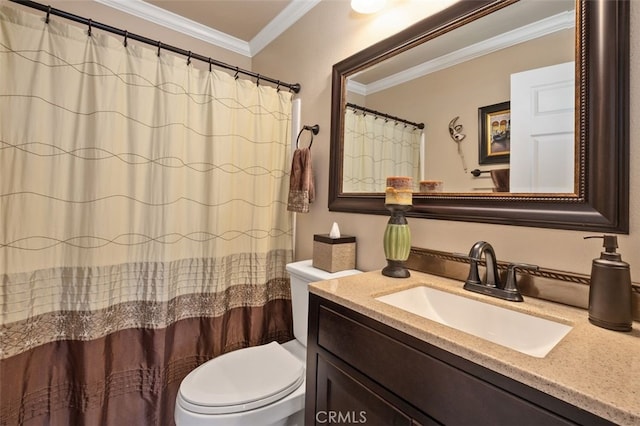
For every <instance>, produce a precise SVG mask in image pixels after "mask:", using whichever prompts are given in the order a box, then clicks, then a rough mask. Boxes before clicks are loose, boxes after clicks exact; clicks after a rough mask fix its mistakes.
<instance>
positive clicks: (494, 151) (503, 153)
mask: <svg viewBox="0 0 640 426" xmlns="http://www.w3.org/2000/svg"><path fill="white" fill-rule="evenodd" d="M478 130H479V135H478V163H479V164H496V163H509V151H510V149H511V108H510V102H508V101H507V102H501V103H499V104H495V105H489V106H484V107H481V108H478Z"/></svg>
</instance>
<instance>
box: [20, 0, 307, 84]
mask: <svg viewBox="0 0 640 426" xmlns="http://www.w3.org/2000/svg"><path fill="white" fill-rule="evenodd" d="M9 1H11V2H14V3H18V4H21V5H23V6H27V7H31V8H33V9H38V10H41V11H43V12H46V13H47V15H46V19H45V22H46V23H49V15H56V16H60V17H62V18H65V19H69V20H71V21H75V22H79V23H81V24H84V25H88V26H89V35H91V29H92V28H97V29H100V30H104V31H108V32H110V33H113V34H117V35H120V36H122V37H124V43H125V46H126V43H127V39H132V40H136V41H139V42H142V43H146V44H149V45H151V46H155V47H157V48H158V54H160V49H164V50H168V51H170V52H173V53H177V54H180V55H183V56H186V57H187V63H190V62H191V59H198V60H200V61H202V62H206V63H208V64H209V71H211V66H212V65H215V66H217V67H220V68H225V69H228V70H231V71H235V72H236V75H237V74H238V73H240V74H245V75H248V76H250V77H253V78H255V79H256V84H260V81H261V80H264V81H268V82H270V83H273V84H275V85H276V86H277V88H278V89H279V88H280V87H286V88H288V89H289V90H291V91H293V92H294V93H298V92H300V88H301V87H300V84H299V83H293V84H291V83H285V82H282V81H280V80H275V79H273V78H270V77H265V76H263V75H260V74H258V73H255V72H253V71H248V70H245V69H242V68H239V67H234V66H232V65H229V64H225V63H224V62H220V61H217V60H215V59H212V58H208V57H206V56H202V55H198V54H197V53H193V52H191V51H190V50H184V49H180V48H179V47H175V46H171V45H169V44H164V43H162V42H160V41H157V40H152V39H150V38H147V37H143V36H141V35H138V34H134V33H130V32H129V31H126V30H121V29H119V28H115V27H112V26H110V25H106V24H102V23H100V22H96V21H94V20H92V19H87V18H83V17H82V16H78V15H74V14H72V13H69V12H65V11H63V10H60V9H56V8H53V7H51V6H46V5H44V4H40V3H37V2H34V1H29V0H9Z"/></svg>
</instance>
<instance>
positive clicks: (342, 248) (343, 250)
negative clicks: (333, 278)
mask: <svg viewBox="0 0 640 426" xmlns="http://www.w3.org/2000/svg"><path fill="white" fill-rule="evenodd" d="M312 264H313V267H314V268H318V269H322V270H323V271H327V272H332V273H333V272H338V271H344V270H346V269H355V267H356V237H352V236H349V235H342V236H341V237H340V238H331V237H329V234H315V235H314V236H313V262H312Z"/></svg>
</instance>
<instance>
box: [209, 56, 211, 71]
mask: <svg viewBox="0 0 640 426" xmlns="http://www.w3.org/2000/svg"><path fill="white" fill-rule="evenodd" d="M209 72H211V58H209Z"/></svg>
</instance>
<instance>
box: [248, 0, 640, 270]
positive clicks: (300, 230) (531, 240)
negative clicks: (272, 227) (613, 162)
mask: <svg viewBox="0 0 640 426" xmlns="http://www.w3.org/2000/svg"><path fill="white" fill-rule="evenodd" d="M421 4H422V10H418V11H414V13H412V14H409V15H405V16H404V18H403V20H402V22H404V24H397V25H396V26H395V28H381V25H382V22H383V21H384V20H385V19H383V17H368V18H362V17H357V16H355V15H354V14H352V13H350V11H349V3H348V1H327V0H325V1H322V2H321V3H320V4H319V5H317V6H316V7H315V8H314V9H313V10H311V11H310V12H309V13H308V14H307V15H306V16H304V17H303V19H301V20H300V21H299V22H298V23H297V24H296V25H295V26H293V27H292V28H290V29H289V30H288V31H286V32H285V33H284V34H283V35H282V36H281V37H280V38H279V39H278V40H276V41H275V42H274V43H273V44H271V45H270V46H269V47H267V49H265V51H263V52H261V53H260V54H259V55H257V56H256V57H255V58H254V63H253V68H254V70H256V71H259V72H264V73H265V74H269V75H278V76H279V77H278V78H285V79H290V80H295V81H298V82H300V83H301V84H302V92H301V93H300V97H301V98H302V120H303V122H304V123H309V124H311V123H318V124H320V128H321V130H320V134H319V135H318V136H317V137H316V141H315V142H314V144H313V152H312V157H313V163H314V168H315V172H316V185H317V190H318V195H317V199H316V202H315V203H314V204H312V207H311V211H310V213H308V214H298V218H297V237H296V251H297V252H296V258H297V259H308V258H311V256H312V242H313V234H315V233H326V232H328V231H329V228H330V226H331V224H332V223H333V222H334V221H335V222H338V224H339V225H340V227H341V230H342V232H343V233H345V234H351V235H355V236H357V238H358V254H357V267H358V268H359V269H362V270H374V269H379V268H381V267H383V266H384V265H385V264H386V262H385V259H384V253H383V250H382V236H383V232H384V228H385V225H386V222H387V219H388V218H387V217H385V216H376V215H362V214H351V213H335V212H329V211H328V208H327V191H328V180H329V133H330V132H329V129H330V119H331V117H330V103H331V69H332V66H333V64H334V63H336V62H338V61H340V60H342V59H344V58H346V57H348V56H350V55H352V54H354V53H356V52H357V51H359V50H361V49H362V48H364V47H367V46H369V45H371V44H372V43H374V42H377V41H379V40H381V39H383V38H385V37H387V36H389V35H390V34H392V33H395V32H397V31H399V30H400V29H401V28H402V27H404V26H406V24H407V23H410V22H411V23H413V22H415V21H417V20H418V19H420V18H422V17H424V16H425V13H427V12H426V9H425V8H426V7H427V6H428V5H429V4H430V3H424V2H423V3H421ZM631 15H632V16H631V70H632V72H631V109H630V114H629V115H630V117H631V131H630V134H631V185H630V187H631V211H630V214H631V232H630V235H628V236H620V237H619V240H620V241H619V242H620V250H621V252H622V253H623V259H625V260H626V261H628V262H630V263H631V265H632V271H631V273H632V279H634V281H639V280H640V238H638V236H639V233H640V224H639V220H640V206H639V201H640V191H639V190H638V189H639V185H640V175H639V173H640V134H639V133H638V128H639V126H640V123H639V121H638V119H639V117H640V114H639V113H638V112H639V111H638V107H639V106H640V104H639V100H640V73H634V72H633V70H634V69H640V55H639V53H640V52H639V50H638V49H639V46H640V33H639V32H638V28H640V2H631ZM386 21H387V22H391V21H392V20H391V18H388V17H387V18H386ZM409 225H410V226H411V233H412V238H413V244H414V245H416V246H420V247H426V248H431V249H436V250H446V251H452V252H461V253H467V252H468V250H469V249H470V247H471V245H472V244H473V243H474V242H475V241H478V240H486V241H489V242H491V243H492V244H493V245H494V247H495V249H496V253H497V256H498V258H499V259H501V260H506V261H522V262H528V263H535V264H538V265H541V266H545V267H548V268H555V269H560V270H566V271H572V272H578V273H589V271H590V268H591V259H592V258H594V257H596V256H597V255H598V254H599V252H600V246H599V244H598V243H597V242H596V241H594V240H588V241H584V240H583V239H582V237H583V236H584V235H587V234H592V233H590V232H578V231H564V230H551V229H540V228H527V227H515V226H506V225H486V224H477V223H466V222H453V221H445V220H427V219H417V218H409Z"/></svg>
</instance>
